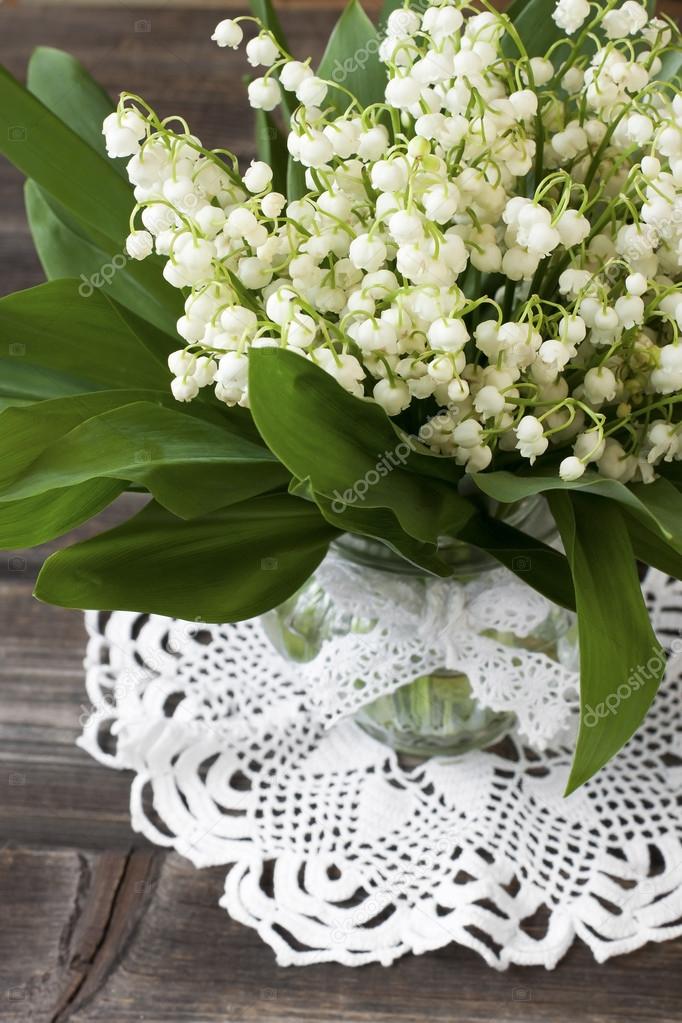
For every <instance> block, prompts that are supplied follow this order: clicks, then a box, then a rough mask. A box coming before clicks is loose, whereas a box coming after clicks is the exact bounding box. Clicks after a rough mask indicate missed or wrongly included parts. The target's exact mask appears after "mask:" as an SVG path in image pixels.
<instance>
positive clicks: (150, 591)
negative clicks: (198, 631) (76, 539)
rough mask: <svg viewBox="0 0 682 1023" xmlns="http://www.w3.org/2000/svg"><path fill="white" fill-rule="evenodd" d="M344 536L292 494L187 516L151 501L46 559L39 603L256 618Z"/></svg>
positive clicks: (190, 616) (224, 618)
mask: <svg viewBox="0 0 682 1023" xmlns="http://www.w3.org/2000/svg"><path fill="white" fill-rule="evenodd" d="M336 535H338V533H337V530H335V529H333V528H332V527H331V526H330V525H329V524H328V523H327V522H325V521H324V519H323V518H322V516H321V515H320V513H319V511H318V510H317V509H316V508H315V507H314V506H313V505H311V504H309V503H308V502H307V501H300V500H298V499H297V498H295V497H291V496H290V495H289V494H277V495H273V496H266V497H256V498H253V499H252V500H250V501H245V502H243V503H240V504H236V505H232V506H231V507H230V508H226V509H222V510H221V511H217V512H214V513H213V514H212V515H208V516H205V517H203V518H201V519H194V520H192V521H191V522H186V521H184V520H182V519H178V518H175V517H174V516H173V515H171V514H170V513H169V512H167V511H166V510H165V509H163V508H161V507H159V505H157V504H156V503H154V502H152V503H151V504H149V505H147V507H146V508H144V509H143V511H142V512H140V514H139V515H136V516H135V518H133V519H131V520H130V521H129V522H126V523H125V524H124V525H122V526H118V527H116V528H115V529H112V530H110V531H109V532H106V533H102V534H101V535H100V536H96V537H94V538H93V539H91V540H86V541H85V542H84V543H80V544H77V545H75V546H73V547H68V548H67V549H66V550H64V551H60V552H59V553H57V554H53V555H52V557H51V558H49V559H48V560H47V561H46V563H45V565H44V566H43V569H42V571H41V573H40V576H39V578H38V583H37V585H36V590H35V594H36V596H37V597H38V599H39V600H44V601H47V602H48V603H51V604H58V605H59V606H60V607H74V608H96V609H101V610H114V609H118V610H128V611H145V612H151V613H156V614H165V615H171V616H174V617H178V618H184V619H189V620H190V621H191V620H194V621H207V622H232V621H240V620H242V619H245V618H252V617H254V616H255V615H258V614H262V613H263V612H264V611H268V610H269V609H270V608H272V607H275V606H277V605H278V604H280V603H281V602H282V601H283V600H286V599H287V597H290V596H291V594H292V593H294V592H295V591H296V590H297V589H298V588H299V587H300V586H302V585H303V583H304V582H305V581H306V580H307V579H308V577H309V576H310V575H311V574H312V573H313V572H314V571H315V569H316V568H317V566H318V565H319V563H320V562H321V560H322V558H323V557H324V555H325V553H326V551H327V547H328V546H329V543H330V541H331V540H332V539H333V538H334V537H335V536H336Z"/></svg>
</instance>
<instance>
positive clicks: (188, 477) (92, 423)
mask: <svg viewBox="0 0 682 1023" xmlns="http://www.w3.org/2000/svg"><path fill="white" fill-rule="evenodd" d="M16 418H23V419H24V420H25V419H26V417H25V416H24V417H19V416H15V419H16ZM40 418H42V417H41V415H40V409H39V410H38V413H37V414H36V415H35V416H34V420H39V419H40ZM1 426H2V420H1V419H0V427H1ZM29 430H30V427H29ZM36 432H37V433H39V434H41V435H43V430H42V428H41V427H38V426H36ZM104 476H106V477H114V478H117V479H121V480H125V481H128V482H132V483H137V484H139V485H140V486H143V487H145V488H146V489H147V490H149V491H150V493H152V494H153V495H154V497H155V498H156V500H157V501H158V502H159V503H160V504H162V505H164V507H166V508H168V510H169V511H171V512H173V514H175V515H179V516H181V517H183V518H192V517H195V516H198V515H203V514H207V513H208V512H211V511H214V510H215V509H216V508H223V507H225V506H227V505H229V504H236V503H237V502H238V501H244V500H246V499H247V498H249V497H253V496H255V495H256V494H262V493H264V492H266V491H268V490H273V489H275V488H276V487H286V485H287V483H288V482H289V479H290V475H289V473H288V472H287V471H286V469H285V468H284V467H283V466H282V465H281V464H280V463H279V462H278V461H277V460H276V459H275V458H274V456H273V455H272V454H271V453H270V452H269V451H268V450H267V449H266V448H264V447H259V446H256V445H255V444H251V443H250V442H249V441H246V440H244V439H243V438H241V437H240V436H238V435H236V434H233V433H230V432H229V430H228V429H227V428H226V425H216V424H213V423H209V422H205V421H203V420H201V419H196V418H194V417H192V416H190V415H187V414H185V413H183V412H181V411H179V410H178V409H173V408H164V407H162V406H160V405H154V404H151V403H150V402H135V403H132V404H129V405H124V406H122V407H118V408H113V409H111V410H109V411H106V412H103V413H102V414H100V415H96V416H93V417H91V418H89V419H86V420H84V421H83V422H81V423H79V424H78V425H77V426H75V427H74V428H73V429H72V430H70V431H69V432H68V433H65V434H64V435H63V436H61V437H59V439H58V440H57V441H56V442H55V443H53V444H49V445H48V446H47V447H45V448H44V449H43V450H42V451H41V453H40V454H39V455H38V456H37V457H36V458H35V459H34V460H33V461H32V462H31V463H30V465H28V466H26V467H25V468H24V470H23V471H22V472H21V473H20V474H19V475H17V476H15V478H14V480H12V481H11V482H9V483H7V484H6V486H5V488H4V489H3V490H1V491H0V501H3V500H8V499H12V500H14V499H15V498H20V497H30V496H33V495H34V494H39V493H42V492H44V491H50V490H52V489H54V488H57V487H65V486H73V485H75V484H78V483H81V482H83V481H85V480H91V479H96V478H98V477H104Z"/></svg>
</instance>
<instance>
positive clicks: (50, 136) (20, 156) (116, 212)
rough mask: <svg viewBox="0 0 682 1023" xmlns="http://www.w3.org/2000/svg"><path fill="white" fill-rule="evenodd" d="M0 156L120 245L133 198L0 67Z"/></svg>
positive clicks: (107, 168) (91, 152)
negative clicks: (1, 154)
mask: <svg viewBox="0 0 682 1023" xmlns="http://www.w3.org/2000/svg"><path fill="white" fill-rule="evenodd" d="M0 152H1V153H3V154H4V155H5V156H6V157H7V158H8V159H9V160H10V162H11V163H13V164H14V166H15V167H17V168H18V169H19V170H20V171H22V172H23V173H24V174H25V175H26V177H29V178H33V180H34V181H36V182H37V183H38V184H39V185H40V186H41V187H42V188H44V189H45V190H46V191H47V192H49V193H50V195H53V196H54V198H55V199H56V200H57V201H58V202H59V203H61V204H62V205H63V206H64V207H65V208H66V209H67V210H69V211H70V212H71V213H73V214H75V215H76V216H77V217H79V218H80V219H81V220H83V221H84V222H85V223H86V224H89V225H90V226H91V227H93V228H95V230H97V231H100V232H102V233H103V234H105V235H107V236H108V237H109V238H110V239H112V241H114V242H117V243H118V244H122V242H123V239H124V238H125V237H126V235H127V234H128V220H129V217H130V212H131V208H132V203H133V201H134V200H132V193H131V189H130V186H129V185H127V184H126V183H125V182H124V181H123V179H122V178H121V176H120V175H119V174H118V173H117V172H116V171H115V170H114V169H113V167H111V165H110V163H109V162H108V161H107V160H105V159H104V158H103V157H102V156H100V155H99V153H96V152H95V151H94V150H93V149H92V148H91V147H90V146H89V145H88V143H87V142H84V141H83V139H82V138H81V137H80V136H79V135H77V134H76V132H75V131H73V130H72V129H71V128H69V127H68V126H67V125H65V124H64V123H63V121H60V120H59V118H58V117H56V116H55V115H54V114H53V113H52V111H51V110H48V108H47V107H46V106H44V105H43V104H42V103H41V102H40V100H38V99H36V97H35V96H33V95H32V94H31V93H30V92H28V91H27V90H26V89H24V88H23V86H21V85H20V84H19V82H17V81H16V79H14V78H13V77H12V76H11V75H10V74H9V72H8V71H7V70H6V69H5V68H0Z"/></svg>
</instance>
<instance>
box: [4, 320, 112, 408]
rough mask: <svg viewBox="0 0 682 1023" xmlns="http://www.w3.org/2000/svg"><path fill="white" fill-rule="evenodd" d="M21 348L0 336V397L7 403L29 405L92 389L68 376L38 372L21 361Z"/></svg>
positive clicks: (43, 371) (52, 372) (21, 346)
mask: <svg viewBox="0 0 682 1023" xmlns="http://www.w3.org/2000/svg"><path fill="white" fill-rule="evenodd" d="M23 348H24V346H23V345H22V344H20V343H19V342H14V341H9V340H8V339H7V338H3V337H2V334H1V333H0V395H1V396H2V398H3V400H9V401H10V402H11V404H19V405H21V404H29V405H30V404H31V402H34V401H45V400H47V399H49V398H62V397H66V396H67V395H74V394H81V393H82V392H83V391H90V390H92V389H93V384H91V383H89V382H88V381H87V380H79V379H78V378H77V377H75V376H70V375H69V374H68V373H57V372H56V370H52V369H41V367H40V366H36V365H34V364H30V363H27V362H26V359H25V358H23V355H22V352H23Z"/></svg>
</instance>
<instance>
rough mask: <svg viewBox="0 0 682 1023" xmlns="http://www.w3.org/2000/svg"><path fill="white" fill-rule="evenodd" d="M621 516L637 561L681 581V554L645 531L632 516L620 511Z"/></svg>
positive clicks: (652, 533)
mask: <svg viewBox="0 0 682 1023" xmlns="http://www.w3.org/2000/svg"><path fill="white" fill-rule="evenodd" d="M621 515H622V516H623V520H624V522H625V524H626V526H627V527H628V533H629V534H630V543H631V544H632V549H633V551H634V552H635V557H636V558H637V560H638V561H641V562H643V564H645V565H650V566H651V568H657V569H658V570H659V571H660V572H665V573H666V574H667V575H670V576H672V577H673V578H674V579H682V554H680V553H678V551H676V550H674V549H673V548H672V547H671V546H670V545H669V544H668V543H666V541H665V540H663V539H662V538H661V537H660V536H658V535H657V534H656V533H654V532H653V531H652V530H650V529H647V528H646V526H644V525H643V524H642V523H641V522H640V521H639V519H636V518H635V517H634V515H630V514H629V513H628V512H626V511H624V510H622V509H621Z"/></svg>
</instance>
